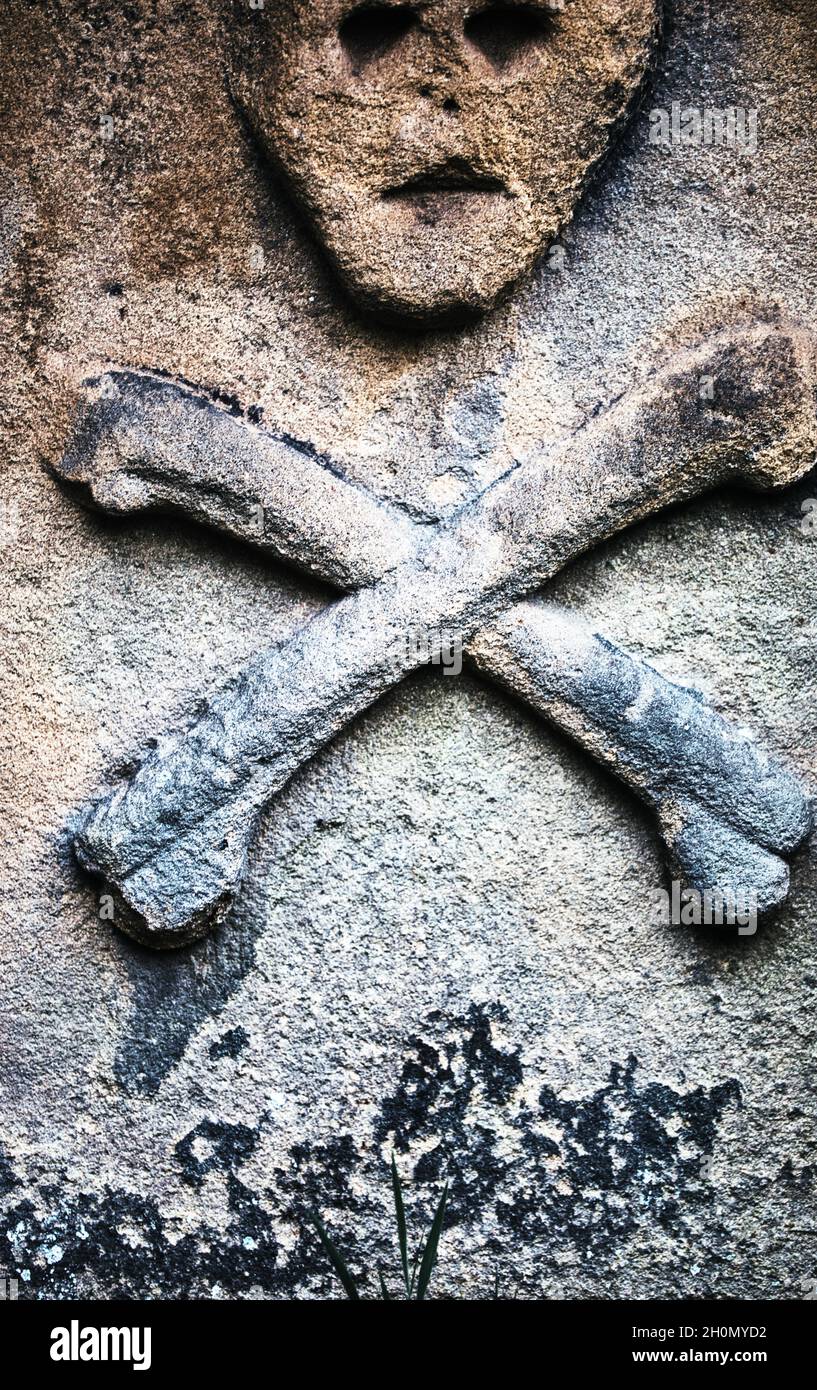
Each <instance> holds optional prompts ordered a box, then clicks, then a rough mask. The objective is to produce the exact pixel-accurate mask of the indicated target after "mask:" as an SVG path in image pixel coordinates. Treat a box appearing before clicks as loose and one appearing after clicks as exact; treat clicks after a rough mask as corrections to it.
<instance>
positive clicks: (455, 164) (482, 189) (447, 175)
mask: <svg viewBox="0 0 817 1390" xmlns="http://www.w3.org/2000/svg"><path fill="white" fill-rule="evenodd" d="M381 196H382V198H383V201H384V202H403V203H408V204H410V205H412V206H413V207H415V208H416V209H417V210H419V211H422V210H424V209H425V210H428V211H433V210H434V208H435V205H437V206H438V207H439V210H440V211H442V210H443V209H444V208H445V207H448V206H451V205H453V204H457V203H461V202H462V201H463V200H464V199H466V200H468V199H472V198H484V197H486V196H487V197H494V198H496V197H508V196H509V194H508V190H507V188H506V186H505V184H504V183H503V182H502V180H501V179H498V178H495V177H494V176H493V175H492V174H486V173H483V172H482V171H481V170H477V169H474V168H473V167H472V166H471V165H470V164H468V163H467V162H466V161H465V160H447V161H446V162H445V163H444V164H440V165H438V166H437V167H436V168H434V169H428V170H425V171H423V172H422V173H419V174H415V175H414V176H413V177H412V178H410V179H407V180H406V182H405V183H401V184H397V185H395V186H393V187H391V188H387V189H385V190H384V192H383V194H382V195H381Z"/></svg>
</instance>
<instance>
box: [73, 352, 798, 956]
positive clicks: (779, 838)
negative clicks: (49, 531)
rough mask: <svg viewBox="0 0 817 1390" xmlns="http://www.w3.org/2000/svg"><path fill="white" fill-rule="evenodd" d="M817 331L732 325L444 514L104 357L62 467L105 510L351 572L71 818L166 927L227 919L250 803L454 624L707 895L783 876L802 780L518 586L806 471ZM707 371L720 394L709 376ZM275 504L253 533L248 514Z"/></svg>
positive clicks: (482, 667) (148, 918) (136, 924)
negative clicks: (629, 796) (656, 834)
mask: <svg viewBox="0 0 817 1390" xmlns="http://www.w3.org/2000/svg"><path fill="white" fill-rule="evenodd" d="M814 368H815V361H814V351H813V345H812V344H811V342H810V341H809V340H808V339H807V338H806V336H805V335H804V334H803V333H801V332H800V331H799V330H798V329H795V328H791V327H789V326H787V325H782V326H781V325H768V324H760V325H756V326H754V327H747V328H740V329H735V330H731V331H729V332H724V333H722V334H719V335H717V336H716V337H714V338H710V339H708V340H706V341H705V342H704V343H703V344H701V345H698V346H697V347H695V348H692V349H689V350H687V351H685V352H684V353H682V354H680V355H679V357H678V358H676V359H675V360H673V361H672V362H670V363H669V364H668V365H666V366H663V367H661V368H660V369H657V370H656V371H655V372H654V373H653V374H652V376H651V377H650V378H649V379H648V381H647V382H646V384H645V385H643V386H641V387H639V388H638V389H634V390H633V391H632V392H631V393H630V394H629V395H628V396H625V397H624V398H623V399H621V400H620V401H618V402H617V403H616V404H615V405H613V406H612V407H610V408H609V409H608V410H607V411H606V413H604V414H602V415H598V416H596V417H595V418H594V419H592V420H591V421H590V422H589V423H588V424H586V425H585V426H584V428H583V429H581V430H580V431H579V432H578V433H577V434H575V435H573V436H572V437H570V438H568V439H566V440H565V441H563V442H562V443H560V444H558V445H556V446H555V447H553V448H552V449H550V450H549V451H548V452H541V453H537V454H534V455H532V456H531V457H529V458H528V459H526V460H525V461H523V462H521V463H519V464H518V465H517V466H515V467H514V468H513V469H512V470H511V471H510V472H509V473H507V474H506V475H505V476H504V477H502V478H500V479H499V480H498V481H497V482H496V483H494V484H493V485H492V486H490V487H489V488H488V489H487V490H486V492H485V493H484V494H483V495H482V496H481V497H480V498H479V499H478V500H477V501H475V502H472V503H469V504H468V505H467V506H466V507H464V508H463V509H462V510H461V511H460V512H458V513H457V515H456V516H454V517H453V518H452V519H450V520H448V521H446V522H444V523H442V524H440V525H438V526H427V527H426V526H420V525H418V524H417V523H415V522H412V521H410V520H409V519H408V518H407V517H406V516H405V515H404V514H403V513H401V512H399V511H397V510H396V509H393V508H391V507H389V506H387V505H385V504H384V503H382V502H380V501H378V500H377V499H376V498H374V497H373V496H372V495H371V494H370V493H368V492H367V491H366V490H365V489H363V488H361V487H359V486H357V485H355V484H353V483H350V482H348V481H346V480H344V479H343V478H342V477H341V476H339V475H338V473H337V471H335V470H333V469H332V467H331V465H329V463H328V461H327V460H325V459H322V458H320V457H318V456H317V455H316V454H315V453H314V452H312V451H310V450H309V449H308V448H307V447H306V446H303V445H298V444H296V443H295V442H293V441H292V440H289V439H282V438H277V437H275V436H273V435H272V434H271V433H269V432H267V431H265V430H263V429H261V428H259V427H257V426H255V425H253V424H250V423H248V422H247V421H245V420H244V419H242V418H240V417H238V418H237V417H236V416H235V415H233V414H230V413H229V412H228V411H226V410H225V409H223V408H220V407H218V406H217V405H215V404H213V403H212V401H210V400H209V399H208V398H207V397H206V396H204V395H203V394H199V393H197V392H195V391H193V390H191V389H189V388H187V387H181V386H179V385H177V384H174V383H171V382H169V381H167V380H166V379H163V378H157V377H155V376H151V375H149V374H146V373H139V372H130V371H125V372H117V371H113V372H111V373H108V374H107V375H106V377H105V378H104V380H105V383H106V387H107V389H106V390H105V391H100V390H99V383H98V382H97V383H89V385H90V386H91V388H92V396H91V399H90V401H89V403H88V405H87V406H86V408H85V410H84V411H83V413H82V416H81V418H80V421H79V425H78V428H77V430H76V434H75V436H74V439H73V441H72V443H71V446H70V447H69V449H68V451H67V453H66V455H65V457H64V458H63V459H62V461H61V462H60V463H59V464H57V465H56V466H55V467H54V470H53V471H54V472H55V474H56V475H57V476H58V477H59V478H60V479H62V480H64V481H67V482H69V483H72V484H74V485H77V486H78V488H79V490H80V494H81V496H82V498H83V500H85V501H86V502H87V503H88V504H90V505H92V506H95V507H97V508H101V509H102V510H104V511H106V512H110V513H118V514H124V513H129V512H136V511H142V510H165V511H171V512H176V513H181V514H184V515H185V516H188V517H191V518H193V519H195V520H198V521H203V522H205V523H207V524H209V525H211V526H215V527H217V528H218V529H219V530H221V531H224V532H226V533H228V534H230V535H232V536H235V537H238V538H240V539H242V540H246V541H249V542H251V543H253V544H255V545H257V546H260V547H261V548H262V549H263V550H265V551H267V552H268V553H270V554H272V555H274V556H276V557H277V558H279V559H281V560H284V561H286V562H288V563H293V564H295V565H297V566H299V567H300V568H302V569H304V570H307V571H308V572H310V573H312V574H314V575H317V576H320V577H321V578H323V579H325V580H328V581H329V582H331V583H332V584H334V585H336V586H338V587H340V588H342V589H345V590H352V591H353V592H351V593H350V594H349V596H347V597H345V598H342V599H341V600H340V601H339V602H337V603H335V604H332V605H330V606H329V607H328V608H327V609H325V610H324V611H323V612H321V613H320V614H319V615H318V616H317V617H315V618H314V619H312V620H311V621H310V622H309V623H307V624H306V626H304V627H303V628H302V629H301V630H300V631H298V632H297V633H296V634H295V635H294V636H293V637H292V638H291V639H289V640H288V641H286V642H284V643H283V644H281V645H279V646H276V647H274V648H272V649H269V650H267V651H265V652H263V653H261V654H260V655H259V656H258V657H257V658H256V659H255V660H254V661H253V662H252V663H251V664H250V665H249V666H248V667H246V668H245V669H244V670H242V671H240V672H239V673H238V674H237V675H236V676H235V677H234V678H233V679H232V680H231V681H230V682H229V683H228V685H227V686H226V687H225V688H224V689H222V690H221V691H220V692H219V693H218V694H216V695H215V696H213V697H212V698H210V699H209V701H208V702H207V704H206V707H205V709H204V712H203V713H202V712H201V709H199V712H198V717H197V719H196V722H195V723H194V724H193V726H192V728H190V730H189V731H188V732H186V733H185V734H183V735H181V736H178V737H173V738H170V737H169V738H166V739H164V740H162V741H160V742H159V743H158V745H157V746H156V747H155V748H154V749H153V750H152V751H151V752H150V753H149V754H148V755H147V756H146V758H145V760H144V761H143V762H142V764H141V766H140V767H139V768H138V770H137V771H136V772H135V773H133V774H132V775H131V776H130V777H129V778H127V779H125V780H123V781H122V782H121V783H120V785H118V786H117V787H116V789H115V790H114V791H113V792H112V793H110V794H109V795H107V796H106V797H104V799H102V800H101V801H99V802H97V803H96V804H94V805H93V806H91V807H90V808H89V809H87V810H86V811H85V812H84V813H83V814H82V816H81V818H80V819H79V821H78V823H77V824H76V826H75V827H74V845H75V851H76V854H77V857H78V859H79V861H80V863H81V864H82V866H83V867H84V868H86V869H87V870H88V871H90V872H91V873H93V874H95V875H98V876H100V877H102V878H103V879H104V880H105V881H106V882H107V883H108V884H109V885H110V887H111V889H112V891H113V892H114V894H115V896H116V897H117V899H118V901H119V902H120V904H121V906H122V909H123V914H124V915H123V916H121V917H120V922H121V925H123V926H124V927H125V929H126V930H128V931H130V932H131V934H133V935H134V936H136V937H137V938H138V939H139V940H141V941H143V942H146V943H148V944H150V945H153V946H157V947H168V946H175V945H181V944H185V943H187V942H189V941H191V940H194V939H196V938H197V937H199V936H201V935H203V934H204V933H205V932H206V931H207V930H208V929H209V928H210V927H211V926H212V925H213V924H214V923H215V922H217V921H219V920H221V918H222V917H223V916H224V915H225V913H226V911H227V910H228V908H229V906H230V904H231V903H232V901H233V899H234V896H235V893H236V890H237V888H238V886H239V884H240V882H241V878H242V874H243V871H244V865H245V861H246V856H247V850H248V847H249V844H250V841H251V838H252V835H253V830H254V826H255V824H256V821H257V818H258V816H259V814H260V812H261V811H262V810H263V808H264V807H265V806H266V804H267V803H268V802H269V801H270V799H271V798H272V797H273V796H274V795H275V793H276V792H278V791H279V790H280V788H281V787H282V786H283V785H284V784H285V783H286V782H287V780H288V779H289V778H290V777H291V776H292V774H293V773H294V772H295V770H296V769H297V768H298V767H299V766H301V765H302V764H303V763H304V762H305V761H306V760H307V759H309V758H310V757H312V756H313V755H314V754H315V753H316V752H317V751H318V749H320V748H321V747H322V746H323V745H324V744H326V743H327V742H328V741H329V740H330V739H332V738H333V737H334V736H335V735H336V734H337V733H339V732H340V731H341V730H342V729H343V728H344V727H345V726H346V725H347V724H348V723H349V721H350V720H352V719H354V718H355V716H356V715H358V714H359V713H361V712H362V711H363V710H364V709H366V708H367V707H368V706H370V705H372V704H373V703H374V702H375V701H376V700H377V699H378V698H379V697H380V696H381V695H383V694H384V693H385V692H386V691H387V690H388V689H389V688H390V687H391V686H392V685H393V684H394V683H395V682H396V681H397V680H399V679H401V678H402V677H403V676H405V675H406V674H408V672H409V671H410V670H412V669H414V668H415V667H416V666H418V665H420V664H422V662H423V656H422V653H421V652H420V651H419V650H418V648H417V645H416V644H412V643H411V642H409V641H407V634H408V633H409V632H411V631H416V630H418V629H425V630H435V629H436V630H445V631H447V632H449V633H450V632H453V633H456V634H457V636H458V639H461V640H462V641H463V642H464V644H465V649H466V652H467V655H468V656H469V658H470V660H471V662H472V664H473V665H474V666H475V667H476V669H477V670H478V671H480V672H482V673H483V674H485V675H487V676H490V677H492V678H494V679H495V680H498V681H499V682H500V683H501V684H502V685H503V686H505V687H506V688H508V689H509V690H511V691H512V692H513V693H514V694H515V695H517V696H519V697H520V698H521V699H523V700H525V701H526V702H527V703H528V704H529V705H531V706H532V707H533V708H534V709H535V710H537V711H538V712H539V713H540V714H542V715H543V716H544V717H545V718H546V719H548V720H549V721H550V722H551V723H553V724H555V725H556V726H557V727H559V728H560V729H562V730H564V731H565V732H567V733H568V734H569V735H570V736H571V737H572V738H574V739H575V740H576V741H578V742H579V743H580V744H581V745H582V746H583V747H584V748H586V749H587V751H588V752H589V753H590V754H591V755H592V756H593V757H594V758H596V759H597V760H598V761H599V762H601V763H603V764H604V765H605V766H607V767H608V768H610V769H611V770H612V771H613V772H614V773H615V774H616V775H617V776H618V777H619V778H620V779H621V780H622V781H623V782H625V783H626V784H627V785H628V786H630V787H631V788H632V789H633V790H634V791H635V792H636V794H637V795H638V796H639V797H640V798H641V799H642V800H643V801H645V802H646V803H647V804H648V805H649V806H651V807H652V808H653V809H654V810H655V811H656V813H657V816H658V821H659V827H660V831H661V835H662V837H663V840H664V842H665V845H666V848H667V851H668V856H669V862H670V865H671V867H672V869H673V872H675V873H677V874H679V875H680V876H681V877H682V879H683V881H684V883H685V884H686V885H687V886H688V887H690V888H694V889H697V890H698V891H700V892H707V891H716V890H720V891H721V892H725V893H733V894H737V893H746V892H750V893H751V894H752V895H753V896H754V898H755V901H756V902H757V904H758V908H759V910H760V911H761V912H762V911H768V910H769V909H771V908H772V907H775V906H777V905H779V904H780V903H781V902H783V901H784V900H785V898H786V896H787V893H788V888H789V872H788V866H787V865H786V863H785V862H784V859H783V858H782V856H784V855H789V854H791V853H792V852H793V851H794V850H795V849H796V848H798V847H799V845H800V844H801V843H802V842H803V840H804V839H805V838H806V836H807V834H808V833H809V830H810V828H811V808H810V803H809V801H808V799H807V797H806V795H805V793H804V792H803V790H802V788H801V786H800V784H799V782H798V781H797V780H796V778H795V777H794V776H793V775H792V774H791V773H790V772H788V771H787V770H786V769H784V768H783V767H782V766H780V765H779V764H777V763H776V762H774V761H773V760H771V759H770V758H769V757H768V756H767V755H766V754H765V753H764V752H763V751H762V750H761V749H760V748H758V746H757V745H756V744H755V743H754V742H753V740H752V739H751V738H750V737H749V736H748V735H747V734H745V733H743V732H741V731H739V730H737V729H735V728H734V727H733V726H730V725H729V724H728V723H727V721H725V720H724V719H722V718H721V717H720V716H719V715H717V714H716V713H714V712H713V711H711V710H709V709H708V708H707V707H706V706H705V705H704V704H703V702H702V700H701V697H700V696H699V695H697V694H696V692H692V691H688V690H685V689H682V688H681V687H679V686H676V685H673V684H671V683H670V682H669V681H667V680H665V679H664V678H662V677H661V676H660V675H659V674H658V673H657V672H656V671H654V670H653V669H651V668H650V667H649V666H647V665H646V664H645V663H643V662H641V661H639V660H636V659H634V658H632V657H629V656H627V655H626V654H625V653H623V652H620V651H617V650H616V649H615V648H614V647H613V646H612V645H611V644H610V643H608V642H606V641H605V640H604V639H603V638H601V637H599V636H597V635H596V634H594V633H593V632H592V631H591V630H590V629H589V628H587V627H586V625H584V624H583V623H581V622H579V621H577V620H576V619H574V618H571V617H570V616H569V615H568V614H566V613H564V612H563V611H562V610H560V609H557V608H555V607H554V606H553V605H547V604H545V603H542V602H536V603H533V602H525V601H522V600H524V599H525V596H526V595H529V594H531V593H532V592H533V591H534V590H536V589H539V588H540V587H541V586H543V585H544V584H546V583H547V581H548V580H550V579H551V578H553V576H554V575H555V574H556V573H558V571H559V570H560V569H561V568H562V567H563V566H564V565H565V564H566V563H567V562H568V561H570V560H572V559H573V558H575V557H576V556H577V555H579V554H581V553H583V552H585V551H587V550H589V549H590V548H592V547H593V546H594V545H595V544H597V543H598V542H600V541H602V540H604V539H606V538H608V537H610V536H613V535H614V534H616V533H618V532H620V531H622V530H623V529H625V528H626V527H628V526H630V525H631V524H633V523H634V522H637V521H639V520H642V519H643V518H645V517H647V516H650V515H651V514H654V513H655V512H657V511H659V510H661V509H662V508H664V507H666V506H668V505H670V504H672V503H676V502H679V501H681V500H683V499H686V498H690V497H692V496H694V495H696V494H699V493H701V492H704V491H706V490H708V489H711V488H712V487H714V486H716V485H718V484H720V483H723V482H726V481H729V480H731V479H742V480H743V481H745V482H747V483H749V484H750V485H752V486H754V487H756V488H774V487H781V486H785V485H787V484H790V483H792V482H794V481H795V480H797V479H798V478H800V477H801V476H802V475H804V474H805V473H806V472H807V471H808V470H809V469H810V468H811V466H812V464H813V460H814V455H815V447H816V446H817V430H816V428H815V407H814V401H815V371H814ZM703 379H708V380H710V381H714V383H715V390H714V396H713V398H712V399H709V394H710V393H708V392H705V391H704V392H702V391H701V381H702V380H703ZM259 517H261V518H262V519H263V525H262V527H261V529H260V530H259V526H258V519H259Z"/></svg>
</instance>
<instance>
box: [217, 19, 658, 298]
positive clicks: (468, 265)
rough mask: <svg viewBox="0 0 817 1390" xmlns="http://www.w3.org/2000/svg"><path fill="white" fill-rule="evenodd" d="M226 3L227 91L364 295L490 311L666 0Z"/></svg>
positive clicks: (563, 201)
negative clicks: (229, 9) (259, 6)
mask: <svg viewBox="0 0 817 1390" xmlns="http://www.w3.org/2000/svg"><path fill="white" fill-rule="evenodd" d="M569 8H570V12H569V16H565V15H563V14H562V7H561V6H560V5H558V4H554V5H551V4H548V3H543V4H537V5H527V6H517V7H509V6H502V7H500V6H493V7H492V6H489V5H485V6H482V7H481V8H480V7H475V6H474V5H473V4H471V3H469V2H468V0H435V3H434V4H426V5H396V4H380V5H378V4H367V3H364V4H358V5H354V4H352V5H350V4H349V3H348V0H279V3H277V4H275V5H270V6H268V7H264V9H263V12H262V13H261V14H259V13H258V12H257V11H256V12H255V13H254V12H253V11H252V10H249V9H248V7H247V5H245V4H244V3H242V0H236V3H235V4H234V6H233V19H234V25H235V31H234V38H235V40H236V42H235V45H234V46H233V48H232V53H231V59H232V61H231V64H230V70H231V77H232V87H233V91H234V92H235V95H236V99H237V101H238V103H239V105H240V106H241V109H242V111H243V112H244V114H245V115H246V117H247V120H248V121H249V123H250V125H251V127H252V129H253V131H254V133H255V135H256V136H257V138H258V139H259V140H260V142H261V144H262V146H263V148H264V150H265V152H266V153H267V154H268V155H269V156H270V158H271V159H272V161H273V162H274V163H275V165H276V166H277V167H278V169H279V170H280V171H281V172H282V173H283V175H284V177H285V178H286V180H287V182H288V184H289V186H290V188H291V189H292V190H293V192H294V193H295V196H296V198H297V200H298V202H299V203H300V205H301V207H302V209H303V210H304V211H305V213H306V215H307V217H308V219H309V221H310V222H311V223H312V225H313V226H314V228H315V230H316V231H317V234H318V237H319V239H320V241H321V243H322V245H324V246H325V248H326V250H327V251H328V253H329V255H330V256H331V258H332V261H333V263H334V265H335V267H336V269H337V270H338V271H339V273H340V276H341V278H342V279H343V281H344V282H345V284H346V286H347V288H348V289H349V290H350V291H351V292H352V294H353V295H354V297H355V298H356V299H357V300H358V301H359V302H361V303H362V304H363V305H364V306H365V307H367V308H369V309H371V310H373V311H375V312H376V313H377V314H378V315H380V316H382V315H383V314H388V315H389V316H391V317H393V318H395V319H397V320H398V321H400V320H406V319H408V320H415V321H419V322H420V323H428V321H429V320H434V321H438V322H439V321H441V320H461V319H463V318H464V317H465V316H467V315H468V314H472V315H473V314H475V313H481V312H483V311H484V310H485V309H488V308H490V307H491V306H492V305H493V304H494V303H495V302H496V300H497V299H498V298H499V296H500V295H501V294H502V292H503V291H505V290H507V289H508V288H509V287H510V286H511V285H513V284H515V283H516V282H517V281H518V280H519V279H520V277H521V276H522V275H523V274H525V273H526V272H527V271H529V270H530V269H531V267H532V265H533V264H534V262H535V261H536V260H537V259H538V257H539V256H540V255H541V254H542V251H543V250H544V249H545V247H546V246H547V245H548V244H549V243H550V242H551V241H552V240H553V238H554V237H555V236H556V235H557V233H558V232H559V231H561V229H562V228H563V227H564V225H565V223H566V222H567V221H569V219H570V217H571V216H572V213H573V211H574V209H575V206H576V202H577V200H578V198H579V196H580V194H581V192H582V190H583V189H584V188H585V187H586V185H587V182H588V178H589V175H590V174H591V172H592V170H593V169H594V168H595V166H596V165H597V164H598V162H599V160H600V159H601V158H602V157H603V155H604V154H605V153H606V151H607V149H608V148H609V144H610V140H611V137H612V136H613V135H614V134H615V132H616V131H617V130H618V127H619V126H620V124H621V122H622V119H623V118H624V116H625V115H626V113H627V110H628V108H629V107H630V106H631V104H632V103H633V100H634V97H635V95H636V93H637V92H638V89H639V87H640V85H641V82H642V81H643V78H644V75H645V71H646V68H647V63H648V61H649V58H650V55H651V53H652V51H653V49H654V46H655V42H656V39H657V36H658V27H659V11H660V6H659V4H658V3H657V0H628V3H627V4H624V5H622V4H620V3H618V0H601V3H600V0H571V3H570V7H569Z"/></svg>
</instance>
